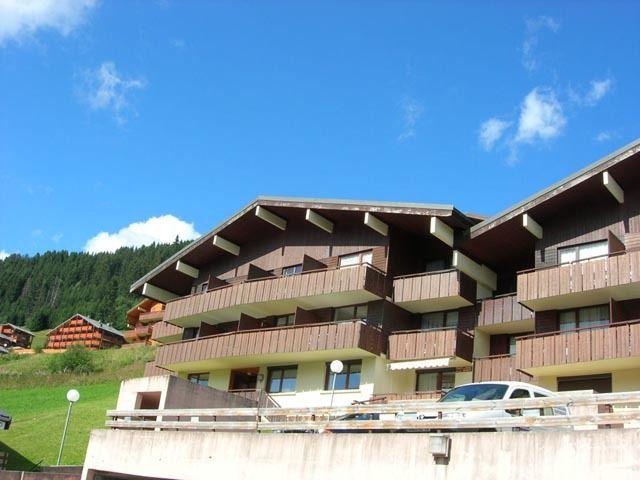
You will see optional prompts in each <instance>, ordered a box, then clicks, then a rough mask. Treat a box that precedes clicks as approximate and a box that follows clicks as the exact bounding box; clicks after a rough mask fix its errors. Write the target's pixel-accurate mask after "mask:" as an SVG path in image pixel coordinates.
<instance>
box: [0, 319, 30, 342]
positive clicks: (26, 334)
mask: <svg viewBox="0 0 640 480" xmlns="http://www.w3.org/2000/svg"><path fill="white" fill-rule="evenodd" d="M33 337H34V335H33V333H31V332H30V331H29V330H27V329H26V328H23V327H18V326H17V325H13V324H12V323H5V324H4V325H0V345H2V346H3V347H5V348H7V347H22V348H31V342H32V341H33ZM7 339H9V340H10V342H8V341H7ZM5 342H7V343H8V344H7V345H5Z"/></svg>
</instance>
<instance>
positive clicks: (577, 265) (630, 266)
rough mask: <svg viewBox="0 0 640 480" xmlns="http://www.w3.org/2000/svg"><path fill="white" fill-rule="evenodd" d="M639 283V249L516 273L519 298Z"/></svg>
mask: <svg viewBox="0 0 640 480" xmlns="http://www.w3.org/2000/svg"><path fill="white" fill-rule="evenodd" d="M635 282H640V251H639V250H634V251H630V252H625V253H619V254H615V255H609V256H606V257H598V258H593V259H591V260H586V261H579V262H573V263H568V264H564V265H559V266H556V267H548V268H543V269H539V270H532V271H525V272H520V273H519V274H518V301H519V302H523V303H524V302H530V301H535V300H540V299H544V298H548V297H554V296H560V295H568V294H571V293H580V292H589V291H594V290H597V289H602V288H607V287H616V286H624V285H629V284H631V283H635Z"/></svg>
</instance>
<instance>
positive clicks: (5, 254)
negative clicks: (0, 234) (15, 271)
mask: <svg viewBox="0 0 640 480" xmlns="http://www.w3.org/2000/svg"><path fill="white" fill-rule="evenodd" d="M9 255H11V254H10V253H9V252H7V251H6V250H0V261H2V260H4V259H5V258H7V257H8V256H9Z"/></svg>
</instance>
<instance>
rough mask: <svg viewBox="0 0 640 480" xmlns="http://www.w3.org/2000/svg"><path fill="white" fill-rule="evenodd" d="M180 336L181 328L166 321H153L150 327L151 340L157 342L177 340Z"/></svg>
mask: <svg viewBox="0 0 640 480" xmlns="http://www.w3.org/2000/svg"><path fill="white" fill-rule="evenodd" d="M181 338H182V328H181V327H176V326H175V325H171V324H170V323H167V322H158V323H155V324H154V325H153V327H152V329H151V340H155V341H156V342H159V343H169V342H177V341H178V340H180V339H181Z"/></svg>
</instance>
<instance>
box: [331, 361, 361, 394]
mask: <svg viewBox="0 0 640 480" xmlns="http://www.w3.org/2000/svg"><path fill="white" fill-rule="evenodd" d="M342 364H343V365H344V368H343V369H342V372H341V373H338V374H337V375H335V374H334V373H333V372H332V371H331V367H330V363H329V362H327V366H326V370H325V377H324V378H325V380H324V389H325V390H331V389H332V388H333V377H334V375H335V377H336V390H354V389H356V388H360V372H361V371H362V360H347V361H343V362H342Z"/></svg>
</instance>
